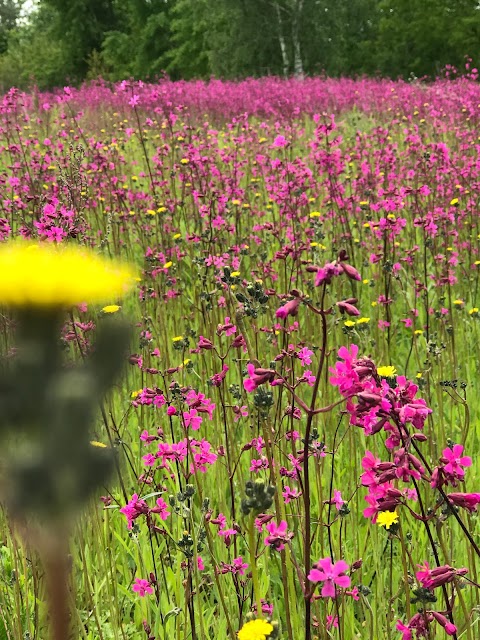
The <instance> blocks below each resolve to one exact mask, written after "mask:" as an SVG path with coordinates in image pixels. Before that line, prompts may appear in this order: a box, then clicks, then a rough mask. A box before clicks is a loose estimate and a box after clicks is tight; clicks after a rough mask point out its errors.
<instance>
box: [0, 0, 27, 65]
mask: <svg viewBox="0 0 480 640" xmlns="http://www.w3.org/2000/svg"><path fill="white" fill-rule="evenodd" d="M23 2H24V0H0V54H1V53H4V52H5V51H6V50H7V46H8V34H9V33H10V31H12V30H13V29H14V28H15V27H16V26H17V23H18V19H19V17H20V12H21V10H22V5H23Z"/></svg>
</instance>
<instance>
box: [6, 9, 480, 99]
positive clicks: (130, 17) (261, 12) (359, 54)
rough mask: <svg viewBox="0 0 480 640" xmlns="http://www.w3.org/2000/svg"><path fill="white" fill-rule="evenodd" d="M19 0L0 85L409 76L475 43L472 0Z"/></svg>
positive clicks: (477, 32) (472, 49)
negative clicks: (28, 3) (30, 3)
mask: <svg viewBox="0 0 480 640" xmlns="http://www.w3.org/2000/svg"><path fill="white" fill-rule="evenodd" d="M22 4H23V0H0V84H1V85H2V86H3V87H8V86H10V85H11V84H16V85H20V86H26V85H27V84H28V83H29V82H32V81H34V82H36V83H37V84H39V86H40V87H42V88H45V87H52V86H55V85H59V84H60V85H61V84H65V83H67V82H69V83H79V82H81V81H82V80H84V79H85V78H89V79H91V78H95V77H98V76H99V75H101V76H104V77H106V78H108V79H110V80H119V79H123V78H138V79H144V80H149V79H155V78H156V77H158V76H160V75H161V74H162V73H164V72H167V73H168V74H169V75H170V76H171V77H172V78H175V79H180V78H184V79H190V78H209V77H211V76H216V77H223V78H241V77H247V76H259V75H268V74H275V75H292V74H295V75H303V74H304V73H305V74H309V75H311V74H318V73H326V74H328V75H332V76H337V75H358V74H377V73H379V74H382V75H389V76H393V77H397V76H402V77H405V78H408V77H411V76H412V74H413V75H415V76H417V77H421V76H424V75H429V76H434V75H435V74H437V73H439V72H440V71H441V69H442V68H443V67H445V65H446V64H454V65H456V66H457V67H462V66H463V63H464V59H465V55H466V54H468V55H469V56H471V57H472V58H473V59H474V60H475V58H476V56H478V54H479V53H480V51H479V48H480V45H479V42H480V11H479V10H478V2H477V0H455V2H452V1H451V0H424V1H423V2H411V0H70V1H69V2H65V1H64V0H39V2H38V5H37V10H36V12H34V13H33V14H31V15H29V16H28V20H19V15H20V9H21V6H22ZM47 18H48V19H47ZM2 53H3V55H1V54H2Z"/></svg>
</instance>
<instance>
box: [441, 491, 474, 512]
mask: <svg viewBox="0 0 480 640" xmlns="http://www.w3.org/2000/svg"><path fill="white" fill-rule="evenodd" d="M448 499H449V500H450V501H451V502H453V504H454V505H455V506H456V507H463V508H464V509H467V511H470V512H471V513H473V512H474V511H476V510H477V506H478V505H479V504H480V493H449V494H448Z"/></svg>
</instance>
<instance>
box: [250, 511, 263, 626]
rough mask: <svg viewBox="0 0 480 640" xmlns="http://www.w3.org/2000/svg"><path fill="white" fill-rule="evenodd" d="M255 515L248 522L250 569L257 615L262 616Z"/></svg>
mask: <svg viewBox="0 0 480 640" xmlns="http://www.w3.org/2000/svg"><path fill="white" fill-rule="evenodd" d="M254 521H255V516H254V515H253V513H252V515H251V516H250V520H249V522H248V551H249V553H250V569H251V570H252V580H253V595H254V598H255V602H256V605H257V617H258V618H261V617H262V614H263V612H262V599H261V597H260V583H259V581H258V571H257V557H256V553H255V550H256V543H255V526H254Z"/></svg>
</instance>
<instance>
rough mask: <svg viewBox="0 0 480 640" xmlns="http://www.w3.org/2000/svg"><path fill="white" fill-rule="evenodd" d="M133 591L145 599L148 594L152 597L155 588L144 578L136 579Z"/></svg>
mask: <svg viewBox="0 0 480 640" xmlns="http://www.w3.org/2000/svg"><path fill="white" fill-rule="evenodd" d="M132 591H135V593H138V595H139V596H140V597H141V598H144V597H145V596H146V595H147V593H148V594H150V595H152V593H153V588H152V586H151V585H150V583H149V581H148V580H145V579H144V578H135V582H134V584H133V586H132Z"/></svg>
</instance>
